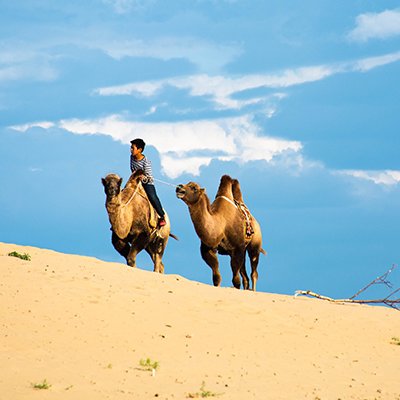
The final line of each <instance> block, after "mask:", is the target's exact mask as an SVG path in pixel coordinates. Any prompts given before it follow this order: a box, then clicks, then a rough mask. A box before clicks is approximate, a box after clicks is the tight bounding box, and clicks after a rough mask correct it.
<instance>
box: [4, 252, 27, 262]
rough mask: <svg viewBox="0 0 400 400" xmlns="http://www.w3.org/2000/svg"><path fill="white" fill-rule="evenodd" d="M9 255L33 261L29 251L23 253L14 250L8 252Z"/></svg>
mask: <svg viewBox="0 0 400 400" xmlns="http://www.w3.org/2000/svg"><path fill="white" fill-rule="evenodd" d="M8 255H9V256H10V257H17V258H20V259H21V260H26V261H31V256H30V255H29V254H28V253H24V254H21V253H18V252H16V251H12V252H11V253H8Z"/></svg>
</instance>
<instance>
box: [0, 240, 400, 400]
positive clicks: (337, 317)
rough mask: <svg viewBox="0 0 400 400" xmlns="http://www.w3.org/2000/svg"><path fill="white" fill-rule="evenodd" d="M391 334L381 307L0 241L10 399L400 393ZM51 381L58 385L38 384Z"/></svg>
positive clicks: (396, 323) (399, 358)
mask: <svg viewBox="0 0 400 400" xmlns="http://www.w3.org/2000/svg"><path fill="white" fill-rule="evenodd" d="M11 251H17V252H19V253H28V254H29V255H30V256H31V261H24V260H21V259H19V258H15V257H9V256H8V255H7V254H8V253H9V252H11ZM205 268H206V267H205ZM392 338H400V313H399V312H397V311H395V310H392V309H389V308H385V307H370V306H360V305H340V304H331V303H326V302H323V301H320V300H315V299H307V298H293V297H291V296H282V295H276V294H269V293H252V292H244V291H237V290H235V289H230V288H214V287H212V286H209V285H205V284H201V283H197V282H192V281H189V280H187V279H185V278H183V277H181V276H177V275H159V274H154V273H151V272H147V271H142V270H139V269H129V268H127V267H126V266H125V265H123V264H119V263H108V262H103V261H101V260H98V259H95V258H91V257H83V256H76V255H67V254H62V253H57V252H54V251H51V250H44V249H38V248H35V247H29V246H20V245H14V244H6V243H0V362H1V366H2V368H1V373H0V400H19V399H47V398H48V399H61V400H62V399H89V400H90V399H93V400H94V399H96V400H97V399H153V398H160V399H185V398H191V397H190V396H192V398H193V397H195V396H196V395H198V396H200V395H201V394H203V395H205V394H206V393H207V392H208V394H209V395H211V394H213V395H215V397H214V396H213V397H214V398H220V399H229V400H231V399H271V400H279V399H312V400H317V399H321V400H325V399H334V400H338V399H342V400H347V399H371V400H372V399H393V400H400V383H399V382H400V380H399V377H400V345H396V344H393V339H392ZM146 358H150V359H151V361H157V362H158V363H159V367H158V368H157V369H156V371H155V374H153V373H152V372H151V371H145V370H144V369H143V367H141V366H140V360H141V359H146ZM153 375H154V376H153ZM44 379H46V381H47V382H48V383H49V384H50V385H51V387H50V388H49V389H42V390H40V389H34V388H33V387H32V383H38V382H43V380H44ZM203 382H204V384H203Z"/></svg>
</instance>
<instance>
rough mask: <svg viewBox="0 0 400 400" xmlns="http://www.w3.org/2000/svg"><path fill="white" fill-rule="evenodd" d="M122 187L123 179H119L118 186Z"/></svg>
mask: <svg viewBox="0 0 400 400" xmlns="http://www.w3.org/2000/svg"><path fill="white" fill-rule="evenodd" d="M121 185H122V178H119V181H118V186H119V187H121Z"/></svg>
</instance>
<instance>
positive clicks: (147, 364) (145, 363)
mask: <svg viewBox="0 0 400 400" xmlns="http://www.w3.org/2000/svg"><path fill="white" fill-rule="evenodd" d="M159 365H160V364H159V363H158V361H151V359H150V358H146V360H140V366H141V367H143V368H144V369H145V370H146V371H153V370H156V369H157V368H158V367H159Z"/></svg>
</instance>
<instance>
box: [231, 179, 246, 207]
mask: <svg viewBox="0 0 400 400" xmlns="http://www.w3.org/2000/svg"><path fill="white" fill-rule="evenodd" d="M232 195H233V198H234V199H235V201H237V202H239V203H244V200H243V196H242V190H241V189H240V183H239V181H238V180H237V179H232Z"/></svg>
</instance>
